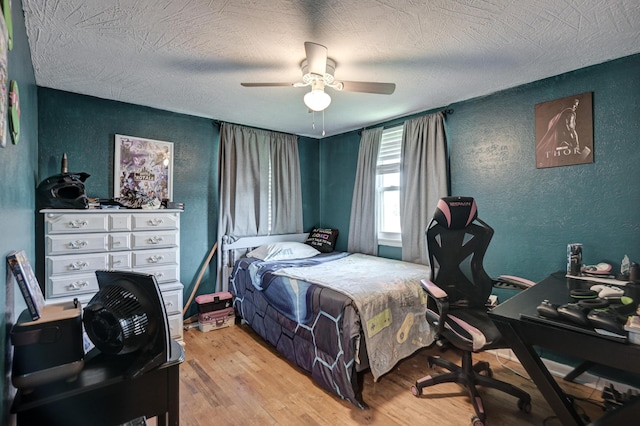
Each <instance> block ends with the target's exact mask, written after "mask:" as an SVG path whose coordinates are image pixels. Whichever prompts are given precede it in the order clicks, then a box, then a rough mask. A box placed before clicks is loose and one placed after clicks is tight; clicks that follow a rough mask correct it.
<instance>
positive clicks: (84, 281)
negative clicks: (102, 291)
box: [47, 273, 98, 297]
mask: <svg viewBox="0 0 640 426" xmlns="http://www.w3.org/2000/svg"><path fill="white" fill-rule="evenodd" d="M48 281H49V282H48V285H49V290H50V291H49V292H48V293H47V295H48V296H52V297H62V296H72V295H74V294H85V293H95V292H96V291H98V279H97V278H96V274H95V273H85V274H65V275H52V276H50V277H49V279H48Z"/></svg>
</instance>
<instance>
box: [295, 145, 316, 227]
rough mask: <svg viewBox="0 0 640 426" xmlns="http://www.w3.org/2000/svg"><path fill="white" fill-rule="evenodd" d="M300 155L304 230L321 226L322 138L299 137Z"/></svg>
mask: <svg viewBox="0 0 640 426" xmlns="http://www.w3.org/2000/svg"><path fill="white" fill-rule="evenodd" d="M298 155H299V157H300V180H301V182H300V185H301V186H302V188H303V191H302V215H303V226H302V228H303V230H304V231H305V232H309V231H311V229H312V228H313V227H315V226H321V221H320V196H319V193H318V188H319V187H320V140H319V139H314V138H308V137H302V136H301V137H299V138H298Z"/></svg>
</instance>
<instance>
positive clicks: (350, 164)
mask: <svg viewBox="0 0 640 426" xmlns="http://www.w3.org/2000/svg"><path fill="white" fill-rule="evenodd" d="M359 146H360V135H358V132H349V133H344V134H341V135H337V136H333V137H329V138H325V139H322V141H321V143H320V191H319V194H320V206H321V210H320V221H321V223H320V225H321V226H323V227H326V228H334V229H338V231H339V232H340V233H339V235H338V240H337V242H336V250H340V251H347V243H348V237H349V218H350V217H351V199H352V198H353V183H354V182H355V179H356V166H357V164H358V149H359Z"/></svg>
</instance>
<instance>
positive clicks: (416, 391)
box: [411, 386, 422, 396]
mask: <svg viewBox="0 0 640 426" xmlns="http://www.w3.org/2000/svg"><path fill="white" fill-rule="evenodd" d="M411 393H412V394H413V396H420V395H422V389H418V388H417V387H416V386H411Z"/></svg>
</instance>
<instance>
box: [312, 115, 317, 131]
mask: <svg viewBox="0 0 640 426" xmlns="http://www.w3.org/2000/svg"><path fill="white" fill-rule="evenodd" d="M311 129H312V130H315V129H316V113H315V111H311Z"/></svg>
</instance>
